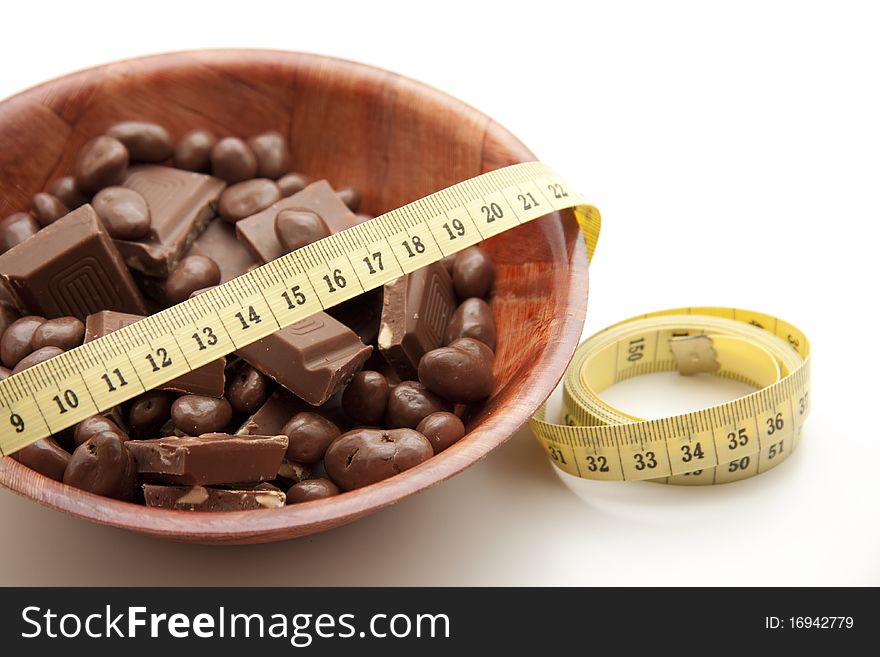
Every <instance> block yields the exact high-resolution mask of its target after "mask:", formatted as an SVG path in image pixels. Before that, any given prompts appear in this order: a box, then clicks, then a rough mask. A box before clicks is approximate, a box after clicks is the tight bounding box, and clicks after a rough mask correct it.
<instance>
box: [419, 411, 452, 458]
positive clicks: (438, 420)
mask: <svg viewBox="0 0 880 657" xmlns="http://www.w3.org/2000/svg"><path fill="white" fill-rule="evenodd" d="M416 431H418V432H419V433H420V434H422V435H423V436H424V437H425V438H427V439H428V442H429V443H431V447H433V448H434V453H435V454H439V453H440V452H442V451H443V450H444V449H446V448H448V447H450V446H451V445H453V444H454V443H457V442H458V441H459V440H461V437H462V436H464V424H463V423H462V421H461V420H460V419H459V417H458V416H457V415H455V414H454V413H447V412H446V411H440V412H439V413H431V414H430V415H428V416H426V417H425V418H424V419H423V420H422V421H421V422H419V426H417V427H416Z"/></svg>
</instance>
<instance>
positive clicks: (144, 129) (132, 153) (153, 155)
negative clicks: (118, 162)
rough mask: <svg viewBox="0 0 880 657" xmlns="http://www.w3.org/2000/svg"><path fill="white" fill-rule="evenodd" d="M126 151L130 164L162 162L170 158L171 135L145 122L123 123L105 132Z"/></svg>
mask: <svg viewBox="0 0 880 657" xmlns="http://www.w3.org/2000/svg"><path fill="white" fill-rule="evenodd" d="M107 136H109V137H113V138H114V139H118V140H119V141H121V142H122V144H123V145H124V146H125V148H126V149H127V150H128V155H129V157H130V158H131V161H132V162H162V161H163V160H167V159H168V158H169V157H171V153H172V151H173V147H172V146H171V135H169V134H168V131H167V130H166V129H165V128H163V127H162V126H160V125H157V124H155V123H147V122H146V121H123V122H122V123H117V124H116V125H113V126H111V127H110V129H109V130H107Z"/></svg>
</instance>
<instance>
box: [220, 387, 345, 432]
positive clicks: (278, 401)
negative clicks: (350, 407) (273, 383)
mask: <svg viewBox="0 0 880 657" xmlns="http://www.w3.org/2000/svg"><path fill="white" fill-rule="evenodd" d="M340 398H341V395H339V394H335V395H333V396H332V397H331V398H330V399H328V400H327V401H326V402H325V403H324V404H322V405H321V406H312V405H311V404H308V403H306V402H304V401H303V400H302V399H300V398H299V397H297V396H296V395H294V394H293V393H292V392H290V391H289V390H287V389H286V388H282V387H277V388H275V390H274V391H273V392H272V394H270V395H269V397H268V398H267V399H266V401H265V402H264V403H263V405H262V406H260V408H259V410H257V412H256V413H254V414H253V415H251V416H250V417H249V418H248V419H247V420H246V421H245V422H244V423H243V424H242V425H241V427H240V428H239V430H238V431H236V434H238V435H244V436H246V435H254V436H275V435H278V434H281V433H283V432H282V431H281V430H282V429H283V428H284V425H285V424H287V422H288V420H290V418H292V417H293V416H294V415H296V414H297V413H300V412H302V411H311V412H313V413H318V414H320V415H322V416H324V417H326V418H327V419H329V420H330V421H332V422H333V424H335V425H336V426H338V427H346V428H347V427H348V426H349V425H350V421H349V419H348V417H347V416H346V415H345V413H343V412H342V407H341V405H340Z"/></svg>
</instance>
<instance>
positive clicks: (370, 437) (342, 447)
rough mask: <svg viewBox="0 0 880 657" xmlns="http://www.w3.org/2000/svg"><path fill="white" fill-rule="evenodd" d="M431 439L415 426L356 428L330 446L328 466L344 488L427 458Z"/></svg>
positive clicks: (431, 451) (355, 485) (392, 472)
mask: <svg viewBox="0 0 880 657" xmlns="http://www.w3.org/2000/svg"><path fill="white" fill-rule="evenodd" d="M433 455H434V452H433V450H432V449H431V443H429V442H428V439H427V438H425V437H424V436H423V435H422V434H420V433H417V432H415V431H413V430H412V429H391V430H380V429H355V430H353V431H349V432H348V433H344V434H342V435H341V436H339V438H337V439H336V440H334V441H333V443H332V444H331V445H330V447H328V448H327V454H326V456H325V457H324V466H325V467H326V468H327V473H328V474H329V475H330V478H331V479H332V480H333V481H334V482H335V483H336V485H338V486H339V487H340V488H342V489H343V490H352V489H354V488H361V487H362V486H368V485H370V484H374V483H376V482H377V481H382V480H383V479H387V478H388V477H391V476H393V475H396V474H398V473H400V472H403V471H404V470H409V469H410V468H412V467H414V466H416V465H418V464H419V463H422V462H423V461H427V460H428V459H429V458H431V456H433Z"/></svg>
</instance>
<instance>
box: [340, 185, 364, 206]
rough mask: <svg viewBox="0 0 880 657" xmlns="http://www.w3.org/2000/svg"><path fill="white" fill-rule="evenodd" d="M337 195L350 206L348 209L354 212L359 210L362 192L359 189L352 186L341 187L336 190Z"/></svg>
mask: <svg viewBox="0 0 880 657" xmlns="http://www.w3.org/2000/svg"><path fill="white" fill-rule="evenodd" d="M336 195H337V196H338V197H339V199H340V200H341V201H342V202H343V203H345V204H346V205H347V206H348V209H349V210H351V211H352V212H357V211H358V208H359V207H360V206H361V195H360V193H359V192H358V191H357V190H354V189H352V188H351V187H346V188H344V189H340V190H339V191H338V192H336Z"/></svg>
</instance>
